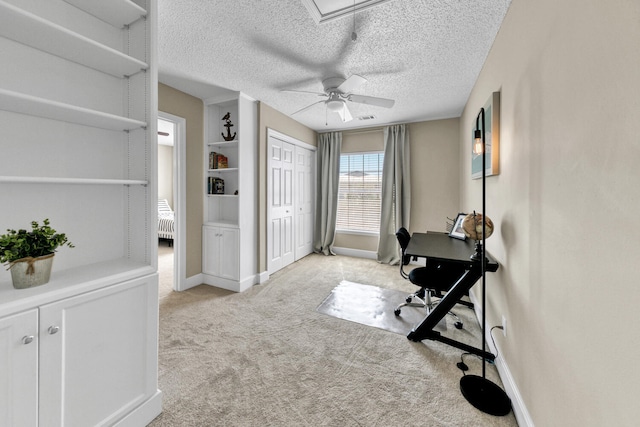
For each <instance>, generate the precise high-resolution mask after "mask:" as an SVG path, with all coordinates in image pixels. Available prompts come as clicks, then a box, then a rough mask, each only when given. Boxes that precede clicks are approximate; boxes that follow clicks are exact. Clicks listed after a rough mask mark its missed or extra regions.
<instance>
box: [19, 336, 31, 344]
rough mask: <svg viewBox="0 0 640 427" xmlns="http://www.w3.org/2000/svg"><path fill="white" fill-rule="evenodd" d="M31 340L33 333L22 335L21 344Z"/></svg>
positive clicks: (28, 342)
mask: <svg viewBox="0 0 640 427" xmlns="http://www.w3.org/2000/svg"><path fill="white" fill-rule="evenodd" d="M32 342H33V335H25V336H24V337H22V344H31V343H32Z"/></svg>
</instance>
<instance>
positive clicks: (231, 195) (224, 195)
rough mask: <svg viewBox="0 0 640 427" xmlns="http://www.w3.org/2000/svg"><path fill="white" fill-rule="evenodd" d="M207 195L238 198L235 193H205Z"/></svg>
mask: <svg viewBox="0 0 640 427" xmlns="http://www.w3.org/2000/svg"><path fill="white" fill-rule="evenodd" d="M207 196H209V197H221V198H222V197H226V198H236V199H237V198H238V195H237V194H207Z"/></svg>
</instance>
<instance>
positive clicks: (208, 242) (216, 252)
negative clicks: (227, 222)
mask: <svg viewBox="0 0 640 427" xmlns="http://www.w3.org/2000/svg"><path fill="white" fill-rule="evenodd" d="M203 230H204V239H203V241H204V242H205V245H204V248H203V257H204V261H205V263H204V264H203V266H202V270H203V273H205V274H208V275H211V276H215V277H218V278H221V279H225V280H232V281H237V280H238V279H239V278H240V271H239V268H238V267H239V262H238V261H239V257H238V244H239V242H240V239H239V230H238V229H237V228H225V227H211V226H204V227H203Z"/></svg>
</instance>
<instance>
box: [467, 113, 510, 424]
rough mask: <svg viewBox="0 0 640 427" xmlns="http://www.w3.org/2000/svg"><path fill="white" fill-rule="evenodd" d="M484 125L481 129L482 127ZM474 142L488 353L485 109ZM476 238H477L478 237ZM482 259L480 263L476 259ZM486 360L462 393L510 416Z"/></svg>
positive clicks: (473, 401) (482, 406) (483, 407)
mask: <svg viewBox="0 0 640 427" xmlns="http://www.w3.org/2000/svg"><path fill="white" fill-rule="evenodd" d="M481 125H482V126H481ZM474 137H475V142H474V145H473V150H474V152H475V153H476V154H482V217H481V219H482V246H481V247H480V246H479V245H478V246H476V248H477V250H478V251H479V252H480V253H477V252H476V253H475V254H473V255H472V256H471V259H472V260H474V261H476V262H481V266H482V267H481V272H482V351H483V352H484V351H486V350H485V348H486V343H485V334H484V331H485V325H486V319H485V316H486V312H487V310H486V307H487V305H486V273H487V272H486V246H485V241H486V239H487V222H488V218H487V216H486V178H487V171H486V167H487V164H486V140H485V113H484V108H481V109H480V112H479V113H478V116H477V117H476V128H475V131H474ZM476 220H480V217H479V216H478V217H476V216H475V213H474V218H473V222H474V229H475V230H477V228H476V224H475V222H476ZM476 237H477V236H476ZM477 258H479V260H478V259H477ZM486 364H487V360H486V358H484V357H483V358H482V376H481V377H480V376H477V375H464V376H463V377H462V378H461V379H460V391H461V392H462V395H463V396H464V397H465V399H467V401H468V402H469V403H471V404H472V405H473V406H475V407H476V408H477V409H479V410H480V411H482V412H485V413H487V414H491V415H507V414H508V413H509V412H511V400H510V399H509V397H508V396H507V394H506V393H505V392H504V390H502V389H501V388H500V387H499V386H498V385H497V384H495V383H493V382H491V381H490V380H488V379H487V377H486Z"/></svg>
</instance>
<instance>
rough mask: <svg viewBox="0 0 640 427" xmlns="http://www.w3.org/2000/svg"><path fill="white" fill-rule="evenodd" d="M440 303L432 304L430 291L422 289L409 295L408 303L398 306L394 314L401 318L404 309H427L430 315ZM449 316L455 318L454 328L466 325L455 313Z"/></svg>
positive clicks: (449, 313) (451, 312)
mask: <svg viewBox="0 0 640 427" xmlns="http://www.w3.org/2000/svg"><path fill="white" fill-rule="evenodd" d="M424 295H426V298H425V299H423V298H424ZM421 296H422V297H421ZM413 300H418V301H419V302H412V301H413ZM438 302H439V301H435V302H432V301H431V294H430V292H429V291H428V290H424V289H421V290H420V291H418V292H416V293H413V294H411V295H409V296H408V297H407V299H406V302H403V303H402V304H400V305H398V306H397V307H396V309H395V310H393V314H395V315H396V316H400V314H401V309H402V307H419V308H424V309H426V311H427V314H429V313H430V312H431V310H433V308H434V307H435V306H436V305H438ZM447 314H448V315H449V316H451V317H453V318H454V320H455V322H454V324H453V326H455V328H456V329H462V327H463V326H464V324H463V323H462V320H460V318H459V317H458V315H457V314H455V313H454V312H453V311H450V312H448V313H447Z"/></svg>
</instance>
